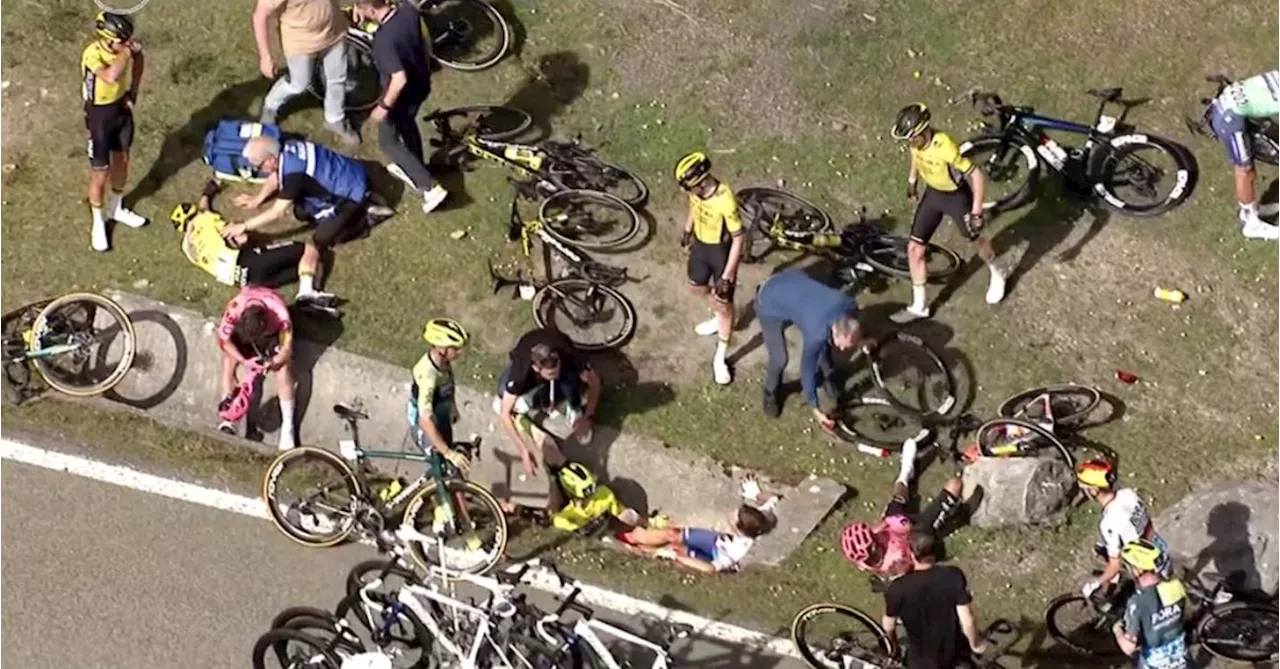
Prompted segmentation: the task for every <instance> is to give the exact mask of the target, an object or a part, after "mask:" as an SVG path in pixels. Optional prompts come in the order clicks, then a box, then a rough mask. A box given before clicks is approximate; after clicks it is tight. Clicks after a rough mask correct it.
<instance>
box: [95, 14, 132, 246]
mask: <svg viewBox="0 0 1280 669" xmlns="http://www.w3.org/2000/svg"><path fill="white" fill-rule="evenodd" d="M94 30H95V32H96V39H94V41H93V42H91V43H90V44H89V46H87V47H85V48H84V51H83V52H81V54H80V80H81V91H82V96H83V98H84V125H85V134H86V135H88V139H89V167H90V168H91V170H92V171H91V172H90V174H89V208H90V210H91V212H92V214H93V230H92V235H91V237H90V239H91V242H92V246H93V250H95V251H107V250H109V249H110V248H111V242H110V240H108V239H107V221H108V220H114V221H116V222H117V223H123V224H125V225H127V226H129V227H131V228H140V227H142V226H144V225H146V224H147V219H145V218H143V217H142V216H139V215H138V214H135V213H134V212H132V211H129V210H128V209H126V208H125V207H124V204H123V202H122V200H123V199H124V186H125V183H126V182H127V181H128V180H129V148H130V147H131V146H133V107H134V105H135V104H137V101H138V89H139V86H140V85H141V84H142V71H143V63H144V59H143V56H142V45H140V44H139V43H138V42H137V40H135V39H134V38H133V21H131V20H130V19H129V17H127V16H124V15H123V14H113V13H111V12H99V13H98V16H97V20H96V22H95V24H94ZM108 182H110V185H111V196H110V199H107V197H106V189H107V184H108Z"/></svg>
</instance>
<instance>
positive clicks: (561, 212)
mask: <svg viewBox="0 0 1280 669" xmlns="http://www.w3.org/2000/svg"><path fill="white" fill-rule="evenodd" d="M521 197H522V193H521V192H520V188H517V193H516V196H515V197H513V198H512V201H511V218H510V222H509V227H508V238H509V239H511V240H512V241H514V240H517V239H518V240H519V241H520V246H521V251H522V253H523V254H524V256H525V257H526V258H527V257H529V255H530V253H531V250H532V244H533V238H535V237H536V238H537V239H539V240H540V241H541V242H542V264H543V267H544V268H545V270H546V280H545V281H544V282H541V283H536V282H533V281H532V280H526V279H525V276H524V273H523V271H522V270H521V271H518V272H517V275H516V277H515V278H514V279H511V278H507V277H503V276H501V275H500V274H498V272H497V270H496V269H494V267H493V264H492V263H490V264H489V277H490V279H491V280H492V282H493V293H494V294H495V295H496V294H497V293H498V291H500V290H502V289H503V288H506V287H508V286H515V287H516V289H515V291H514V292H513V298H514V297H516V296H524V297H525V299H528V300H532V302H533V320H534V322H535V323H536V324H537V326H538V327H540V328H551V329H555V330H559V331H560V332H563V333H564V334H565V335H566V336H567V337H569V339H570V340H571V341H573V343H574V344H575V345H576V346H577V347H579V348H581V349H582V350H584V351H599V350H604V349H608V348H615V347H618V346H622V345H623V344H625V343H626V342H627V341H628V340H629V339H630V338H631V336H632V335H634V334H635V331H636V310H635V307H634V306H633V305H632V304H631V302H630V300H628V299H627V298H626V297H625V296H624V295H623V294H622V293H620V292H618V290H617V288H616V287H617V286H620V285H622V284H623V283H626V282H627V281H628V280H631V279H629V277H628V276H627V270H626V268H623V267H611V266H609V265H604V264H602V263H599V262H596V261H594V260H592V259H591V258H589V257H587V255H586V254H584V253H583V252H582V251H580V250H577V249H575V248H573V246H572V245H577V246H589V247H591V248H599V247H600V244H599V243H597V244H584V243H583V242H582V241H581V238H582V235H584V234H587V233H589V232H590V231H591V230H596V229H599V228H600V227H601V224H600V223H599V222H598V221H597V220H596V219H595V217H594V216H593V215H592V213H591V212H590V211H588V210H587V209H588V208H600V209H604V210H611V211H612V212H613V213H615V214H618V213H621V214H624V215H625V216H627V217H628V218H629V219H630V220H631V221H633V222H634V221H635V220H636V219H635V216H636V214H635V211H634V210H632V209H631V207H629V206H627V204H626V203H625V202H623V201H621V200H618V199H617V198H614V197H612V196H609V195H605V194H603V193H596V192H592V191H576V190H569V191H560V192H558V193H556V194H554V195H552V196H551V197H548V198H546V199H545V200H543V201H542V203H541V204H540V205H539V207H538V215H537V216H536V217H535V218H531V219H524V218H521V216H520V213H519V211H518V206H517V205H518V203H519V200H520V199H521ZM605 225H606V226H607V224H605ZM631 234H632V235H634V232H632V233H631ZM616 243H617V242H615V241H609V242H608V243H607V244H606V245H607V246H612V245H614V244H616ZM553 254H554V256H555V257H558V258H560V259H561V260H562V261H564V263H565V264H566V265H567V267H566V268H565V270H564V272H563V273H562V274H561V275H560V276H559V277H556V276H554V272H553V270H552V256H553ZM615 321H618V325H617V326H616V327H612V326H610V324H611V323H613V322H615ZM601 330H603V332H604V334H602V335H600V336H598V337H596V336H592V334H591V333H592V332H596V331H601Z"/></svg>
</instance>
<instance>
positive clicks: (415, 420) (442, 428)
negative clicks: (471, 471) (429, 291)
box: [407, 318, 471, 472]
mask: <svg viewBox="0 0 1280 669" xmlns="http://www.w3.org/2000/svg"><path fill="white" fill-rule="evenodd" d="M422 339H423V340H424V341H426V342H427V344H428V345H429V346H430V347H431V348H430V349H428V350H427V352H426V353H424V354H423V355H422V358H420V359H419V360H418V363H417V364H416V365H414V366H413V386H412V387H411V389H410V391H409V403H408V414H407V417H408V419H409V429H410V431H411V432H412V433H413V441H414V443H415V444H417V446H418V448H420V449H422V451H423V452H424V453H432V454H436V455H437V456H438V457H440V458H444V459H445V460H447V461H449V463H451V464H452V465H453V466H455V467H457V468H458V469H460V470H462V471H464V472H465V471H466V470H467V469H468V468H469V467H470V466H471V463H470V462H469V461H468V460H467V456H466V455H465V454H463V453H462V452H460V451H457V450H454V448H453V424H454V423H456V422H458V418H459V414H458V404H457V401H456V400H455V398H454V382H453V362H454V361H455V360H457V359H458V358H460V357H462V349H463V348H465V347H466V345H467V340H468V339H469V336H468V335H467V331H466V330H465V329H463V327H462V324H461V323H459V322H458V321H455V320H453V319H452V318H433V319H431V320H429V321H427V324H426V326H425V327H424V328H423V330H422ZM429 465H430V466H436V467H438V466H439V462H438V460H436V459H434V458H433V459H432V460H430V461H429Z"/></svg>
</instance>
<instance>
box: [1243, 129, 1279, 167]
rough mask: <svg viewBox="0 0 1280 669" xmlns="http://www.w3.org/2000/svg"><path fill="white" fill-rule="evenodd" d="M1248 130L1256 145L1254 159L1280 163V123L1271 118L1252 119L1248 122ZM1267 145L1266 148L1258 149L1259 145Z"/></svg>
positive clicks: (1262, 161)
mask: <svg viewBox="0 0 1280 669" xmlns="http://www.w3.org/2000/svg"><path fill="white" fill-rule="evenodd" d="M1247 127H1248V130H1249V135H1250V139H1251V140H1252V141H1253V146H1254V155H1253V158H1254V160H1257V161H1258V162H1261V163H1266V164H1267V165H1277V164H1280V145H1277V139H1278V138H1277V134H1280V130H1278V129H1280V125H1277V124H1276V122H1275V121H1272V120H1271V119H1263V120H1262V122H1258V121H1255V120H1253V119H1250V120H1249V122H1248V126H1247ZM1259 146H1262V147H1267V148H1266V150H1261V151H1259V150H1258V147H1259Z"/></svg>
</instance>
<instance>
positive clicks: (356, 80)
mask: <svg viewBox="0 0 1280 669" xmlns="http://www.w3.org/2000/svg"><path fill="white" fill-rule="evenodd" d="M346 39H347V82H346V89H347V92H346V95H345V96H344V98H343V105H342V106H343V107H344V108H345V109H346V110H347V111H351V112H357V111H365V110H367V109H372V108H373V106H374V105H376V104H378V100H380V99H381V98H382V84H381V83H379V81H378V71H377V70H376V69H374V67H373V50H372V47H371V46H370V39H371V38H370V37H361V36H357V35H352V34H351V33H347V38H346ZM324 89H325V80H324V68H323V67H318V66H317V67H312V68H311V81H309V82H307V91H308V92H309V93H311V95H312V96H314V97H315V98H317V99H319V100H324Z"/></svg>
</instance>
